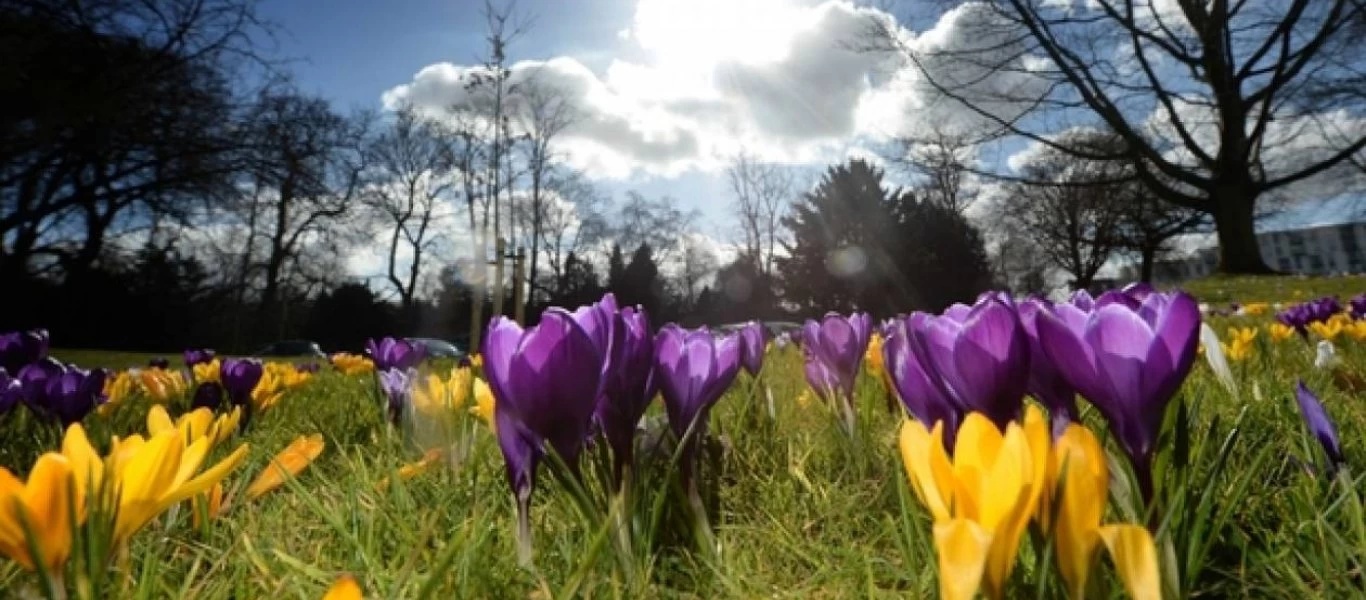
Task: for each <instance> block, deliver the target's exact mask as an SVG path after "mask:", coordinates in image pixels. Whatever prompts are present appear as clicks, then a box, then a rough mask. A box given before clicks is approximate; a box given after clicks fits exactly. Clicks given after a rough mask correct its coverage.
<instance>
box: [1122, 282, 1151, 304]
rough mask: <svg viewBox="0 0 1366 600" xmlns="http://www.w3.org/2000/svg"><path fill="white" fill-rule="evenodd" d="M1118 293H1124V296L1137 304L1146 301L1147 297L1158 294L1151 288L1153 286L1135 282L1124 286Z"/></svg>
mask: <svg viewBox="0 0 1366 600" xmlns="http://www.w3.org/2000/svg"><path fill="white" fill-rule="evenodd" d="M1120 291H1122V292H1124V295H1126V296H1128V297H1130V298H1133V299H1134V300H1137V301H1139V302H1142V301H1144V300H1147V299H1148V296H1151V295H1153V294H1156V293H1158V292H1157V289H1156V288H1154V287H1153V284H1151V283H1148V282H1146V281H1135V282H1133V283H1131V284H1129V285H1126V286H1124V289H1123V290H1120Z"/></svg>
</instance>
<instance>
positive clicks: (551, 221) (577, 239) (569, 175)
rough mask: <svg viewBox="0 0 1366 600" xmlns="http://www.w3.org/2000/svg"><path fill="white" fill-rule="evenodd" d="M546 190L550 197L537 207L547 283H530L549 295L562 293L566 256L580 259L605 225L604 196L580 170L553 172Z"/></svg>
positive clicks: (604, 231) (604, 230) (603, 233)
mask: <svg viewBox="0 0 1366 600" xmlns="http://www.w3.org/2000/svg"><path fill="white" fill-rule="evenodd" d="M546 189H547V191H549V192H553V195H554V200H553V201H552V200H550V199H547V200H546V201H543V202H542V203H541V204H540V206H539V207H538V209H539V210H540V213H541V214H540V217H539V220H540V227H539V229H538V233H539V235H538V237H539V238H540V239H539V243H538V244H537V246H538V247H539V248H540V249H541V252H542V253H544V254H545V259H546V267H547V268H548V269H549V270H550V273H549V277H548V278H547V280H548V281H547V282H544V283H534V282H535V280H534V279H533V284H534V287H533V289H534V290H537V291H540V292H542V293H544V294H547V295H550V296H556V297H558V296H561V295H563V294H564V291H565V285H566V278H567V277H568V276H569V273H567V272H566V270H567V263H568V260H569V256H570V255H574V256H578V257H580V258H582V257H583V256H584V254H585V253H586V252H587V251H588V250H589V249H590V248H592V247H593V246H594V245H596V244H598V243H599V242H601V241H602V240H603V239H605V238H606V237H607V234H608V230H609V226H608V223H607V217H606V216H605V211H606V209H607V208H608V206H607V205H608V199H607V197H606V196H604V195H602V194H601V193H600V192H599V191H598V190H597V189H596V188H594V187H593V184H592V183H591V182H589V181H588V179H587V178H586V177H584V176H583V175H582V174H581V173H577V172H573V171H569V172H565V173H559V174H555V175H553V176H552V177H551V178H550V179H548V180H547V181H546Z"/></svg>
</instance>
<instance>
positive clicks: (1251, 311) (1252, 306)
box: [1243, 302, 1271, 317]
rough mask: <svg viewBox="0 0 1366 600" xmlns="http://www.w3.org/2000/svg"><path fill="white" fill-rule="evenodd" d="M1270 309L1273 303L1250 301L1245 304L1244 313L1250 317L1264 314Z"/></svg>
mask: <svg viewBox="0 0 1366 600" xmlns="http://www.w3.org/2000/svg"><path fill="white" fill-rule="evenodd" d="M1268 310H1271V305H1270V304H1267V303H1266V302H1248V303H1247V304H1244V305H1243V315H1245V316H1249V317H1256V316H1261V315H1264V314H1266V312H1267V311H1268Z"/></svg>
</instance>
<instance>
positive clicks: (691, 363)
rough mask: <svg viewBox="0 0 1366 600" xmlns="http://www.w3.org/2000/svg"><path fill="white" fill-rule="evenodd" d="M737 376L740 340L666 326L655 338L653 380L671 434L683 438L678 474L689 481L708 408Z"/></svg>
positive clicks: (698, 330)
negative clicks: (667, 418) (681, 462)
mask: <svg viewBox="0 0 1366 600" xmlns="http://www.w3.org/2000/svg"><path fill="white" fill-rule="evenodd" d="M739 372H740V339H739V336H737V335H735V334H731V335H728V336H724V337H721V338H717V337H716V336H714V335H712V333H711V331H709V330H708V329H707V328H706V327H700V328H698V329H694V330H691V331H689V330H686V329H683V328H681V327H679V326H678V325H675V324H673V323H669V324H668V325H665V326H664V327H663V328H662V329H660V330H659V334H658V335H656V336H655V375H654V376H655V379H657V380H658V384H659V392H660V394H661V395H663V396H664V409H665V412H667V413H668V415H669V425H670V426H671V427H672V428H673V430H674V435H676V436H678V438H679V439H684V437H685V436H687V435H688V430H689V429H690V428H691V429H693V432H692V435H691V436H688V437H687V439H686V440H684V441H685V445H684V448H683V467H682V474H683V479H684V482H685V483H687V482H691V478H692V475H693V469H694V465H693V458H694V457H695V456H696V448H697V440H698V439H700V438H701V437H702V436H703V435H704V434H705V433H706V428H707V416H708V415H709V414H710V413H711V408H712V406H715V405H716V402H717V401H718V400H720V399H721V396H722V395H723V394H725V393H726V389H727V388H729V387H730V385H731V383H733V382H734V381H735V376H736V375H737V374H738V373H739Z"/></svg>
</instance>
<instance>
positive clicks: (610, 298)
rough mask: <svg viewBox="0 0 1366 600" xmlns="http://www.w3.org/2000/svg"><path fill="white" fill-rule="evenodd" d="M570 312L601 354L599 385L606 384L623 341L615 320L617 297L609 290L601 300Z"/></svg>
mask: <svg viewBox="0 0 1366 600" xmlns="http://www.w3.org/2000/svg"><path fill="white" fill-rule="evenodd" d="M570 314H571V315H572V316H573V317H574V322H575V323H578V324H579V327H581V328H582V329H583V332H584V333H586V334H588V337H589V338H590V339H592V340H593V345H594V346H596V347H597V349H598V354H599V355H600V356H602V364H601V376H600V379H599V386H606V385H607V380H608V375H609V374H610V373H612V372H613V371H614V370H615V369H616V365H615V361H616V359H617V358H618V353H619V351H620V349H621V345H622V343H623V340H622V336H623V335H625V332H624V331H622V330H621V329H620V328H619V327H618V325H620V323H618V322H617V315H618V310H617V297H616V296H615V295H613V294H612V293H610V292H609V293H607V294H605V295H604V296H603V297H602V300H599V301H597V302H594V303H592V304H589V305H586V306H580V307H579V308H577V309H575V310H574V312H573V313H570ZM603 391H604V390H603V388H602V387H599V389H598V393H597V394H594V397H595V398H599V397H601V396H602V393H603Z"/></svg>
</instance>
